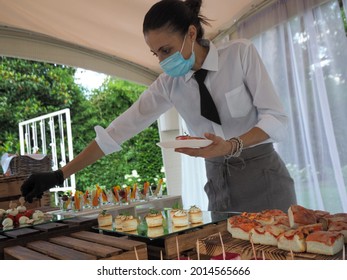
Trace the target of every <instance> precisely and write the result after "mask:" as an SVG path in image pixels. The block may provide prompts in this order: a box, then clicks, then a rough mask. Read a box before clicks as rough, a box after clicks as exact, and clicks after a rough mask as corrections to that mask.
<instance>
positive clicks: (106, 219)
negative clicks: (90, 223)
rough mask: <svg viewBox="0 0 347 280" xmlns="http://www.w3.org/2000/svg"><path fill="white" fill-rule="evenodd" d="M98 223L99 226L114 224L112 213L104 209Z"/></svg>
mask: <svg viewBox="0 0 347 280" xmlns="http://www.w3.org/2000/svg"><path fill="white" fill-rule="evenodd" d="M98 225H99V227H106V226H112V215H111V214H110V213H107V211H106V210H102V211H101V213H100V214H99V215H98Z"/></svg>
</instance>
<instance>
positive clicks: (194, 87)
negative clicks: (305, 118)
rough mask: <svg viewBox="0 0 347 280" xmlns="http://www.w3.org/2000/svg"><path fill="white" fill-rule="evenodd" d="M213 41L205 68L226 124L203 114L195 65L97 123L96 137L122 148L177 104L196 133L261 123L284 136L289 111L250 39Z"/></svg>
mask: <svg viewBox="0 0 347 280" xmlns="http://www.w3.org/2000/svg"><path fill="white" fill-rule="evenodd" d="M209 46H210V48H209V52H208V54H207V56H206V59H205V61H204V63H203V65H202V68H204V69H207V70H208V71H209V72H208V74H207V77H206V80H205V84H206V86H207V88H208V89H209V91H210V93H211V95H212V98H213V100H214V102H215V104H216V106H217V109H218V112H219V116H220V119H221V122H222V125H218V124H215V123H213V122H212V121H210V120H207V119H206V118H205V117H203V116H201V115H200V94H199V87H198V84H197V82H196V81H195V79H194V77H193V74H194V71H189V72H188V73H187V74H186V75H185V76H182V77H178V78H172V77H170V76H168V75H167V74H165V73H163V74H161V75H160V76H159V77H158V78H157V79H156V80H155V81H154V82H153V83H152V84H151V85H150V86H149V87H148V89H147V90H145V91H144V92H143V93H142V94H141V96H140V97H139V99H138V100H137V101H136V102H135V103H134V104H133V105H132V106H131V107H130V108H129V109H128V110H127V111H126V112H124V113H123V114H122V115H120V116H119V117H118V118H116V119H115V120H114V121H112V122H111V124H110V125H109V126H108V127H107V128H106V129H104V128H102V127H100V126H97V127H95V131H96V134H97V136H96V139H95V140H96V142H97V143H98V145H99V146H100V148H101V149H102V151H103V152H104V153H105V154H110V153H112V152H115V151H118V150H120V149H121V146H120V145H121V144H122V143H123V142H124V141H126V140H127V139H129V138H131V137H133V136H134V135H136V134H137V133H139V132H140V131H142V130H143V129H145V128H146V127H148V126H149V125H151V124H152V123H153V122H154V121H156V120H157V119H158V118H159V117H160V115H161V114H163V113H164V112H166V111H167V110H169V109H170V108H171V107H172V106H174V107H175V108H176V110H177V111H178V113H179V114H180V115H181V117H182V118H183V119H184V120H185V122H186V124H187V127H188V128H189V134H190V135H192V136H203V135H204V133H205V132H211V133H215V134H217V135H219V136H221V137H223V138H224V139H229V138H231V137H236V136H240V135H242V134H244V133H245V132H247V131H249V130H250V129H251V128H253V127H255V126H256V127H259V128H261V129H262V130H263V131H265V132H266V133H267V134H268V135H269V136H270V139H268V140H267V141H265V142H277V141H280V140H282V139H283V138H284V137H285V132H286V125H287V116H286V114H285V112H284V109H283V106H282V104H281V101H280V99H279V97H278V95H277V94H276V92H275V89H274V87H273V84H272V81H271V79H270V77H269V75H268V73H267V71H266V69H265V67H264V65H263V62H262V60H261V59H260V57H259V55H258V52H257V50H256V49H255V47H254V46H253V44H252V43H251V41H248V40H245V39H239V40H233V41H230V42H228V43H227V44H225V45H223V46H221V47H219V48H218V49H217V48H216V47H215V46H214V45H213V44H212V43H210V45H209ZM263 143H264V142H263Z"/></svg>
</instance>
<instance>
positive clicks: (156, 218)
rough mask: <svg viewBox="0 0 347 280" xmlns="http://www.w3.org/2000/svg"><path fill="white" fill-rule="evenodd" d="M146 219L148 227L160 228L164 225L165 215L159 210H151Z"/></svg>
mask: <svg viewBox="0 0 347 280" xmlns="http://www.w3.org/2000/svg"><path fill="white" fill-rule="evenodd" d="M145 219H146V222H147V226H148V227H158V226H162V225H163V215H162V214H161V212H159V211H157V210H154V209H151V210H150V212H149V213H148V214H147V215H146V217H145Z"/></svg>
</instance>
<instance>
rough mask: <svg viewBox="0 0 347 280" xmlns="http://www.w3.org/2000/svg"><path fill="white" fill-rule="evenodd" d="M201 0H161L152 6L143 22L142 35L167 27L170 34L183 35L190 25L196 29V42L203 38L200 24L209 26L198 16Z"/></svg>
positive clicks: (205, 20)
mask: <svg viewBox="0 0 347 280" xmlns="http://www.w3.org/2000/svg"><path fill="white" fill-rule="evenodd" d="M201 4H202V0H186V1H181V0H162V1H159V2H157V3H156V4H154V5H153V6H152V7H151V8H150V9H149V11H148V12H147V14H146V15H145V18H144V20H143V33H144V34H145V33H147V32H148V31H150V30H155V29H159V28H162V27H168V28H170V29H171V31H172V32H180V33H181V34H182V35H185V34H186V33H187V31H188V28H189V26H190V25H194V26H195V27H196V29H197V38H196V39H197V40H199V39H202V38H203V36H204V29H203V28H202V26H201V24H205V25H209V23H208V19H207V18H206V17H205V16H203V15H200V8H201Z"/></svg>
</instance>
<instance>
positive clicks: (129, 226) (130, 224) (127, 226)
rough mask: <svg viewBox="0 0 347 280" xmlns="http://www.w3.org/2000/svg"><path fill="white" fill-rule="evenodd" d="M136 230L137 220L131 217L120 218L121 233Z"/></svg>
mask: <svg viewBox="0 0 347 280" xmlns="http://www.w3.org/2000/svg"><path fill="white" fill-rule="evenodd" d="M136 230H137V219H136V218H134V217H133V216H131V215H130V216H123V217H122V231H125V232H129V231H136Z"/></svg>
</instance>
